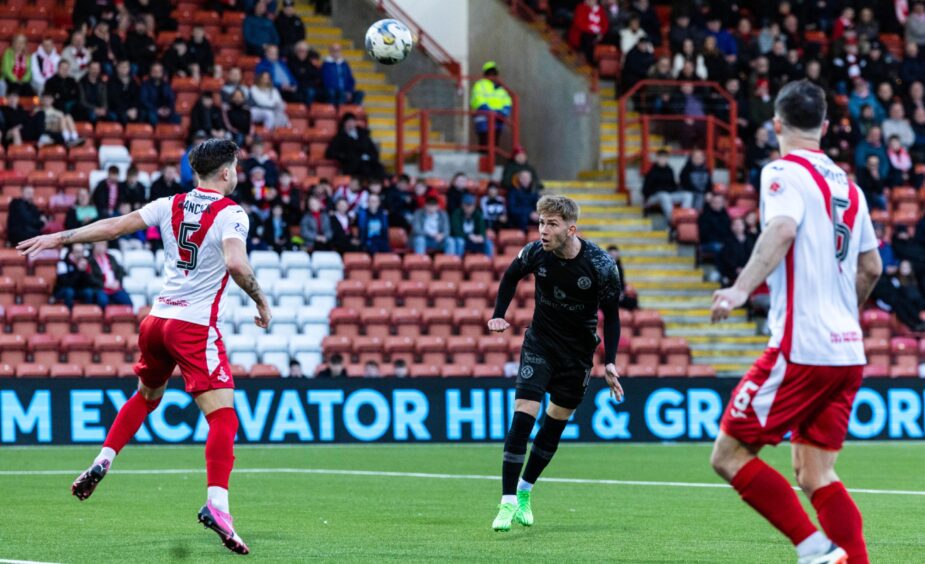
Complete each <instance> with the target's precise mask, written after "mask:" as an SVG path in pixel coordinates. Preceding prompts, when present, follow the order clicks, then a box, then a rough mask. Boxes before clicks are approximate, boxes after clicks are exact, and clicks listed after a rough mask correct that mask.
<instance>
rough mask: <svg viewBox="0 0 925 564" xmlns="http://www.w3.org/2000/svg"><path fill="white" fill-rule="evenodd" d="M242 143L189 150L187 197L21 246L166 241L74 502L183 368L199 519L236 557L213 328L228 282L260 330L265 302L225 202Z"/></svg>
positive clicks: (240, 225)
mask: <svg viewBox="0 0 925 564" xmlns="http://www.w3.org/2000/svg"><path fill="white" fill-rule="evenodd" d="M237 152H238V147H237V145H235V144H234V143H232V142H231V141H222V140H218V139H210V140H208V141H206V142H204V143H202V144H201V145H199V146H198V147H196V148H195V149H193V150H192V151H191V152H190V157H189V158H190V165H191V166H192V168H193V170H194V171H195V172H196V175H197V176H198V178H199V187H198V188H196V189H194V190H192V191H191V192H189V193H187V194H178V195H175V196H170V197H167V198H161V199H159V200H155V201H154V202H151V203H149V204H148V205H146V206H145V207H143V208H142V209H140V210H138V211H134V212H132V213H130V214H128V215H124V216H121V217H114V218H111V219H104V220H102V221H97V222H96V223H92V224H90V225H87V226H85V227H81V228H80V229H74V230H71V231H63V232H61V233H54V234H51V235H43V236H41V237H36V238H34V239H29V240H28V241H23V242H22V243H20V244H19V245H18V246H17V249H19V251H20V252H22V253H23V254H26V255H32V254H35V253H38V252H39V251H42V250H44V249H54V248H57V247H61V246H63V245H68V244H73V243H93V242H96V241H108V240H112V239H116V238H117V237H120V236H122V235H125V234H128V233H134V232H136V231H139V230H142V229H146V228H147V227H152V226H156V227H159V228H160V230H161V234H162V236H163V240H164V251H165V253H166V261H165V262H164V271H165V272H164V277H165V278H166V282H165V284H164V289H163V290H161V293H160V295H159V296H158V298H157V300H156V301H155V303H154V306H153V307H152V308H151V313H150V314H149V315H148V316H147V317H146V318H145V320H144V321H142V323H141V328H140V332H139V335H138V347H139V349H140V350H141V358H140V359H139V361H138V363H137V364H136V365H135V373H136V374H137V375H138V393H137V394H135V395H133V396H132V397H131V398H130V399H129V400H128V401H127V402H126V403H125V405H124V406H122V409H120V410H119V414H118V415H117V416H116V419H115V421H114V422H113V424H112V428H110V430H109V434H108V435H107V436H106V440H105V442H103V449H102V450H101V451H100V454H99V456H97V457H96V460H94V461H93V464H91V465H90V468H89V469H87V471H85V472H84V473H82V474H81V475H80V476H78V478H77V480H75V481H74V484H73V486H71V491H72V493H73V494H74V495H75V496H76V497H77V498H78V499H80V500H85V499H87V498H89V497H90V495H91V494H92V493H93V491H94V490H95V489H96V486H97V484H99V482H100V480H102V479H103V478H104V477H105V476H106V473H107V472H108V471H109V468H110V465H111V464H112V461H113V459H114V458H115V456H116V455H117V454H118V453H119V451H120V450H122V448H123V447H124V446H125V445H126V444H127V443H128V442H129V440H131V438H132V437H133V436H134V435H135V433H136V432H137V431H138V429H139V428H140V427H141V424H142V422H144V420H145V418H146V417H147V415H148V414H149V413H151V412H152V411H154V409H155V408H157V406H158V404H159V403H160V401H161V397H162V396H163V395H164V389H165V388H166V387H167V380H168V379H169V378H170V375H171V373H172V372H173V370H174V367H175V366H177V365H179V366H180V372H181V374H182V375H183V380H184V382H185V384H186V391H187V392H189V393H190V394H191V395H192V396H193V397H194V398H195V400H196V404H197V405H198V406H199V409H201V410H202V413H203V414H204V415H205V417H206V420H207V421H208V422H209V435H208V438H207V439H206V475H207V480H208V498H207V501H206V504H205V505H204V506H203V507H202V509H201V510H200V511H199V521H200V522H201V523H202V524H204V525H205V526H206V527H209V528H211V529H212V530H214V531H215V532H216V533H218V535H219V537H221V539H222V542H223V543H224V545H225V546H226V547H227V548H228V549H230V550H232V551H234V552H237V553H238V554H247V553H248V552H249V550H248V548H247V545H246V544H244V541H243V540H241V537H239V536H238V535H237V533H236V532H235V530H234V527H233V526H232V518H231V515H230V514H229V509H228V478H229V476H230V475H231V469H232V466H233V465H234V436H235V433H237V430H238V416H237V414H236V413H235V410H234V380H233V379H232V377H231V366H230V365H229V363H228V358H227V355H226V353H225V345H224V343H223V342H222V335H221V333H220V332H219V325H218V324H219V321H220V320H221V318H222V314H223V312H224V309H225V299H224V297H225V290H226V289H227V287H228V278H229V277H231V278H234V281H235V283H237V284H238V286H240V287H241V288H242V289H243V290H244V291H245V292H247V294H248V295H249V296H250V297H251V298H252V299H253V300H254V302H256V304H257V311H258V313H259V317H257V318H255V319H254V322H255V323H256V324H257V325H258V326H259V327H263V328H266V327H267V326H268V325H269V323H270V306H269V304H268V303H267V299H266V297H265V296H264V294H263V291H262V290H261V289H260V285H259V284H257V279H256V278H255V277H254V271H253V270H252V269H251V267H250V264H249V263H248V260H247V250H246V247H245V240H246V237H247V232H248V227H249V225H248V218H247V214H246V213H245V212H244V210H242V209H241V207H240V206H238V205H237V204H235V203H234V202H233V201H232V200H231V199H229V198H228V197H227V196H228V195H229V194H231V192H233V191H234V189H235V186H236V184H237V172H236V166H237V156H236V155H237Z"/></svg>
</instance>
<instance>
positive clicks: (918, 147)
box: [909, 108, 925, 163]
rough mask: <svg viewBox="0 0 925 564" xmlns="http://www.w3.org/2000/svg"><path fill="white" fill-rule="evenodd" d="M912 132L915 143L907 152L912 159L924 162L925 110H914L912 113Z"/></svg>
mask: <svg viewBox="0 0 925 564" xmlns="http://www.w3.org/2000/svg"><path fill="white" fill-rule="evenodd" d="M912 131H913V132H914V133H915V142H914V143H913V144H912V149H910V150H909V152H910V153H911V154H912V159H913V160H914V161H915V162H917V163H920V162H923V161H925V108H916V109H915V111H914V112H913V114H912Z"/></svg>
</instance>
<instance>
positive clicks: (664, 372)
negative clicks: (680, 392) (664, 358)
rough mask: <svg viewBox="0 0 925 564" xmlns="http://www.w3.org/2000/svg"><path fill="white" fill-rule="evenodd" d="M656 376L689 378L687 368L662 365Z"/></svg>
mask: <svg viewBox="0 0 925 564" xmlns="http://www.w3.org/2000/svg"><path fill="white" fill-rule="evenodd" d="M655 375H656V376H657V377H659V378H684V377H686V376H687V366H679V365H676V364H662V365H660V366H659V367H658V368H657V369H656V371H655Z"/></svg>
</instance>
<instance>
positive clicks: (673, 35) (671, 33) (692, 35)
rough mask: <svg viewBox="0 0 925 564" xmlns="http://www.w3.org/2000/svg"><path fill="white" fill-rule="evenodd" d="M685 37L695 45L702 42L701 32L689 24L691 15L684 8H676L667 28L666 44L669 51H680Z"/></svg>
mask: <svg viewBox="0 0 925 564" xmlns="http://www.w3.org/2000/svg"><path fill="white" fill-rule="evenodd" d="M685 39H690V40H692V41H693V42H694V44H695V45H699V44H701V43H702V42H703V33H701V31H700V30H698V29H696V28H695V27H693V26H692V25H691V16H690V14H689V13H688V12H687V11H686V10H676V11H675V13H674V22H672V24H671V29H669V30H668V46H669V47H670V48H671V52H672V53H677V52H679V51H681V50H682V46H683V45H684V40H685Z"/></svg>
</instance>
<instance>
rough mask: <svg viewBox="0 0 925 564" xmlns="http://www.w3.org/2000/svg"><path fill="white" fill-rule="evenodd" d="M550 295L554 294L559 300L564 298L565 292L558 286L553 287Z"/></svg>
mask: <svg viewBox="0 0 925 564" xmlns="http://www.w3.org/2000/svg"><path fill="white" fill-rule="evenodd" d="M552 295H554V296H555V297H556V299H557V300H560V301H561V300H564V299H565V298H566V295H565V292H563V291H562V290H560V289H559V287H558V286H554V287H553V291H552Z"/></svg>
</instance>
